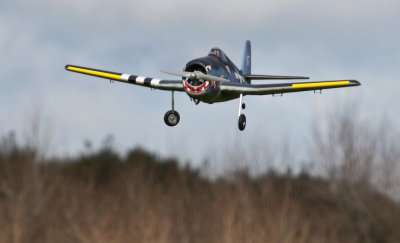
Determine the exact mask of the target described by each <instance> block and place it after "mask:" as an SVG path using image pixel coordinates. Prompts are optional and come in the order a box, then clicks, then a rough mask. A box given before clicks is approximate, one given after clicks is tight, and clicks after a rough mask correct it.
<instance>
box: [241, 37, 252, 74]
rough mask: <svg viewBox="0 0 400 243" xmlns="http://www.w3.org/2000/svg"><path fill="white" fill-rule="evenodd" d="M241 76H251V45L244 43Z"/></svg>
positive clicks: (247, 42)
mask: <svg viewBox="0 0 400 243" xmlns="http://www.w3.org/2000/svg"><path fill="white" fill-rule="evenodd" d="M242 74H243V75H249V74H251V43H250V41H249V40H248V41H246V44H245V46H244V53H243V60H242Z"/></svg>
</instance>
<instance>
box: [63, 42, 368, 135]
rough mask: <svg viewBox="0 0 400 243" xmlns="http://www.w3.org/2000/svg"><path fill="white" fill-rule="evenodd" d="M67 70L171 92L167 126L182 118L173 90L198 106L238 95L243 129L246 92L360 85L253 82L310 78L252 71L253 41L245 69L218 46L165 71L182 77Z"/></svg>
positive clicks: (246, 52) (246, 54)
mask: <svg viewBox="0 0 400 243" xmlns="http://www.w3.org/2000/svg"><path fill="white" fill-rule="evenodd" d="M65 69H66V70H68V71H73V72H77V73H83V74H87V75H92V76H96V77H101V78H106V79H109V80H110V81H112V80H116V81H120V82H125V83H130V84H136V85H141V86H146V87H150V88H154V89H161V90H170V91H172V92H171V93H172V102H171V103H172V109H171V110H169V111H167V112H166V113H165V116H164V121H165V123H166V124H167V125H168V126H175V125H176V124H178V122H179V120H180V116H179V113H178V112H177V111H176V110H175V109H174V91H185V92H186V93H187V94H188V96H189V97H190V99H191V100H193V101H194V102H195V103H196V105H197V104H198V103H199V102H204V103H208V104H212V103H215V102H223V101H228V100H232V99H236V98H239V111H238V126H239V129H240V130H244V128H245V127H246V116H245V115H244V114H242V109H245V108H246V106H245V103H243V96H244V95H275V94H279V95H282V94H283V93H289V92H299V91H307V90H314V91H316V90H318V91H321V90H322V89H330V88H340V87H351V86H358V85H360V82H358V81H357V80H335V81H314V82H301V83H298V82H297V83H269V84H252V83H251V81H252V80H261V79H264V80H265V79H275V80H277V79H278V80H281V79H289V80H293V79H308V77H302V76H279V75H256V74H252V73H251V44H250V41H247V42H246V44H245V49H244V55H243V62H242V69H239V68H237V67H236V65H235V64H233V62H232V61H231V60H230V59H229V58H228V57H227V56H226V55H225V54H224V52H223V51H221V50H220V49H219V48H212V49H211V50H210V52H209V53H208V55H207V56H205V57H200V58H197V59H194V60H191V61H190V62H188V63H187V64H186V66H185V67H184V69H183V71H162V72H165V73H168V74H171V75H175V76H179V77H182V79H180V80H161V79H155V78H147V77H143V76H136V75H131V74H125V73H116V72H109V71H104V70H99V69H93V68H87V67H81V66H75V65H66V66H65Z"/></svg>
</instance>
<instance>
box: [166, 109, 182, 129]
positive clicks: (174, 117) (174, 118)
mask: <svg viewBox="0 0 400 243" xmlns="http://www.w3.org/2000/svg"><path fill="white" fill-rule="evenodd" d="M179 120H180V116H179V113H178V112H177V111H175V110H169V111H167V112H166V113H165V115H164V122H165V124H167V125H168V126H170V127H173V126H175V125H176V124H178V123H179Z"/></svg>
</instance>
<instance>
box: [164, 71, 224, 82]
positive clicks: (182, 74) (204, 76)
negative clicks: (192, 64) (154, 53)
mask: <svg viewBox="0 0 400 243" xmlns="http://www.w3.org/2000/svg"><path fill="white" fill-rule="evenodd" d="M161 72H163V73H167V74H171V75H174V76H180V77H185V78H194V79H203V80H208V81H220V82H230V80H228V79H226V78H221V77H217V76H212V75H207V74H204V73H202V72H199V71H194V72H186V71H169V70H161Z"/></svg>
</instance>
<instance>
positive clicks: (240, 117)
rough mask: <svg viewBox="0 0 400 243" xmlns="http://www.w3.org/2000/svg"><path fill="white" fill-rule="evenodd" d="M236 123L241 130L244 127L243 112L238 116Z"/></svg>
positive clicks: (244, 118) (244, 117)
mask: <svg viewBox="0 0 400 243" xmlns="http://www.w3.org/2000/svg"><path fill="white" fill-rule="evenodd" d="M238 125H239V130H240V131H243V130H244V129H245V128H246V116H245V115H244V114H241V115H240V116H239V121H238Z"/></svg>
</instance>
